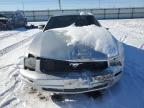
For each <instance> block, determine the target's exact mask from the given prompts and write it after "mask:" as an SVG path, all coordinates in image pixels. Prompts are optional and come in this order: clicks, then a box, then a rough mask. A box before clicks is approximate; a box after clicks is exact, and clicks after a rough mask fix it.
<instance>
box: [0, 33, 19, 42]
mask: <svg viewBox="0 0 144 108" xmlns="http://www.w3.org/2000/svg"><path fill="white" fill-rule="evenodd" d="M20 33H21V32H17V33H10V34H7V35H3V36H2V37H0V40H3V39H5V38H8V37H11V36H14V35H17V34H20Z"/></svg>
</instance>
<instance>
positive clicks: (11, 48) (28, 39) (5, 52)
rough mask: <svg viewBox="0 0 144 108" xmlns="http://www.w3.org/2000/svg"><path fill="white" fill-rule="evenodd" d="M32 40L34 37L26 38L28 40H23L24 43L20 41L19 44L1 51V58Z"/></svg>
mask: <svg viewBox="0 0 144 108" xmlns="http://www.w3.org/2000/svg"><path fill="white" fill-rule="evenodd" d="M32 38H33V36H31V37H28V38H26V39H24V40H22V41H19V42H17V43H15V44H13V45H10V46H8V47H6V48H4V49H2V50H0V57H1V56H3V55H5V54H7V53H8V52H10V51H12V50H14V49H15V48H17V47H19V46H21V45H23V44H24V43H26V42H28V41H30V40H31V39H32Z"/></svg>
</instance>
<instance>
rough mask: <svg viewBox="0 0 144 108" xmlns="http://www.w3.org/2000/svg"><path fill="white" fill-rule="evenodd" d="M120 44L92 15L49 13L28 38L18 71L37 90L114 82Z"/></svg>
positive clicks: (71, 90)
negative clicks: (37, 31) (36, 31)
mask: <svg viewBox="0 0 144 108" xmlns="http://www.w3.org/2000/svg"><path fill="white" fill-rule="evenodd" d="M123 59H124V55H123V46H122V44H121V43H120V42H118V41H117V40H116V39H115V38H114V37H113V36H112V34H111V33H110V32H109V31H108V30H107V29H106V28H104V27H102V26H101V25H100V23H99V22H98V21H97V20H96V19H95V17H94V16H93V15H59V16H52V17H51V18H50V19H49V21H48V22H47V24H46V25H45V27H44V29H43V31H42V32H40V33H38V34H36V35H35V38H34V39H33V41H32V42H31V44H30V46H29V49H28V52H27V54H26V57H25V58H24V65H23V68H21V70H20V74H21V77H22V79H23V80H25V81H27V82H28V83H30V84H31V85H33V86H34V87H36V88H37V89H40V90H44V91H49V92H53V93H60V94H75V93H84V92H90V91H96V90H102V89H106V88H108V87H110V86H112V85H114V84H115V83H116V82H117V81H118V80H119V79H120V77H121V75H122V72H123Z"/></svg>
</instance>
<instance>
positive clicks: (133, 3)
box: [0, 0, 144, 11]
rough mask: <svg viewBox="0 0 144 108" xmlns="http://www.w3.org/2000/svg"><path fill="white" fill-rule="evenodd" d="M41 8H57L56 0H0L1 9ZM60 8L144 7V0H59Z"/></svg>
mask: <svg viewBox="0 0 144 108" xmlns="http://www.w3.org/2000/svg"><path fill="white" fill-rule="evenodd" d="M22 2H23V3H24V9H25V10H43V9H58V8H59V7H58V0H0V11H3V10H17V9H23V5H22ZM61 5H62V9H73V8H74V9H79V8H99V7H100V8H104V7H142V6H143V7H144V0H61Z"/></svg>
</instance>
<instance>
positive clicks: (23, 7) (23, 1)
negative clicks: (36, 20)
mask: <svg viewBox="0 0 144 108" xmlns="http://www.w3.org/2000/svg"><path fill="white" fill-rule="evenodd" d="M21 1H22V6H23V11H24V10H25V7H24V1H23V0H21Z"/></svg>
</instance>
